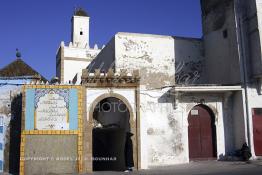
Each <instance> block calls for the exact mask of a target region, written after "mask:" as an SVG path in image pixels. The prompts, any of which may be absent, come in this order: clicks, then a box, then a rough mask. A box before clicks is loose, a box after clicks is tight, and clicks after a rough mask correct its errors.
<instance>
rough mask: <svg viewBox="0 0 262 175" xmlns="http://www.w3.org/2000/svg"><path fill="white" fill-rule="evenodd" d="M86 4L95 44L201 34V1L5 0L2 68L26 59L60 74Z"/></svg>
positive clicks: (0, 5)
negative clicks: (64, 50) (76, 14)
mask: <svg viewBox="0 0 262 175" xmlns="http://www.w3.org/2000/svg"><path fill="white" fill-rule="evenodd" d="M76 6H81V7H83V8H84V9H85V10H86V11H87V12H88V14H89V16H90V17H91V19H90V21H91V22H90V47H93V46H94V44H95V43H97V44H98V46H99V47H101V46H102V45H103V44H106V43H107V42H108V41H109V40H110V38H112V37H113V36H114V35H115V34H116V33H117V32H135V33H150V34H160V35H172V36H184V37H197V38H200V37H201V36H202V28H201V9H200V0H1V1H0V68H2V67H4V66H5V65H6V64H8V63H10V62H11V61H13V60H14V59H15V58H16V57H15V49H16V48H19V50H20V51H21V53H22V59H23V60H24V61H25V62H27V63H28V64H29V65H30V66H32V67H33V68H34V69H36V70H37V71H38V72H40V73H41V74H42V75H43V76H45V77H46V78H47V79H50V78H51V77H53V76H55V64H56V62H55V56H56V51H57V49H58V46H59V44H60V42H61V41H65V43H66V44H67V43H68V42H70V36H71V16H72V14H73V10H74V8H75V7H76Z"/></svg>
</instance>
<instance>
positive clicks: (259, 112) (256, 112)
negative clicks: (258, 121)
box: [253, 108, 262, 116]
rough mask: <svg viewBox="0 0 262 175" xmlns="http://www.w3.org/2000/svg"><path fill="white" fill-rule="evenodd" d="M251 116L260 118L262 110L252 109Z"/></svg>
mask: <svg viewBox="0 0 262 175" xmlns="http://www.w3.org/2000/svg"><path fill="white" fill-rule="evenodd" d="M253 115H259V116H262V108H254V109H253Z"/></svg>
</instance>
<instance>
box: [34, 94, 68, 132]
mask: <svg viewBox="0 0 262 175" xmlns="http://www.w3.org/2000/svg"><path fill="white" fill-rule="evenodd" d="M68 115H69V114H68V108H67V104H66V101H65V99H64V97H63V96H61V95H59V94H58V93H56V91H55V90H50V91H49V92H47V93H46V94H44V95H43V96H41V97H39V100H38V101H37V104H36V109H35V120H36V121H35V128H36V129H38V130H68V129H69V121H68V117H69V116H68Z"/></svg>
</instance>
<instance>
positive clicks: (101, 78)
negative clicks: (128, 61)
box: [81, 69, 140, 86]
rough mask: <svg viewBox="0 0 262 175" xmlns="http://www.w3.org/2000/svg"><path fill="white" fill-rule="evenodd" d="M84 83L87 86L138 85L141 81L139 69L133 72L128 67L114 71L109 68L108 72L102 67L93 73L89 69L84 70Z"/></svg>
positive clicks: (82, 78)
mask: <svg viewBox="0 0 262 175" xmlns="http://www.w3.org/2000/svg"><path fill="white" fill-rule="evenodd" d="M81 80H82V84H84V85H87V86H137V85H138V84H139V82H140V74H139V70H133V71H132V72H129V71H127V70H126V69H121V70H120V71H119V72H114V70H113V69H109V70H108V71H107V72H102V71H101V70H100V69H95V72H93V73H91V72H89V71H88V69H83V70H82V77H81Z"/></svg>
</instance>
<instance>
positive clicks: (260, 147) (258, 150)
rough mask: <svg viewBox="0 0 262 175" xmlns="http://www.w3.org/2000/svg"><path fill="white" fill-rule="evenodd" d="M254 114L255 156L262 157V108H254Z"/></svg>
mask: <svg viewBox="0 0 262 175" xmlns="http://www.w3.org/2000/svg"><path fill="white" fill-rule="evenodd" d="M252 112H253V135H254V136H253V137H254V147H255V154H256V156H262V108H254V109H253V111H252Z"/></svg>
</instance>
